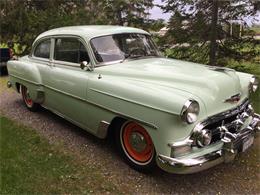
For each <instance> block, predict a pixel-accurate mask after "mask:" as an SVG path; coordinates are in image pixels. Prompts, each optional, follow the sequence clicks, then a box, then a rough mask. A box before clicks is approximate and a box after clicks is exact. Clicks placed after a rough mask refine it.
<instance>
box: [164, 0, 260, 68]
mask: <svg viewBox="0 0 260 195" xmlns="http://www.w3.org/2000/svg"><path fill="white" fill-rule="evenodd" d="M163 2H164V3H165V5H163V6H161V7H162V9H163V10H164V12H169V13H172V14H173V16H172V18H171V21H172V20H176V18H180V16H182V19H183V20H184V19H185V20H187V21H188V22H189V25H188V27H187V29H186V31H185V32H184V33H185V34H186V35H187V36H186V37H189V40H191V41H194V40H196V39H198V41H200V42H205V41H210V51H209V52H208V55H209V58H210V60H209V63H210V64H211V65H215V64H216V62H217V61H216V59H217V57H218V54H219V52H220V50H221V51H222V52H223V51H225V52H227V51H230V48H227V47H226V45H225V44H222V45H220V44H218V40H221V39H223V37H225V38H229V39H233V38H235V39H238V38H239V37H232V36H231V37H230V36H229V32H226V31H225V29H224V26H225V25H226V24H230V23H231V22H232V21H239V22H240V23H246V21H245V17H246V16H247V17H248V16H252V17H253V16H255V15H256V12H257V10H259V2H256V1H251V0H240V1H235V0H227V1H220V0H163ZM169 28H170V29H174V28H175V26H174V25H172V24H171V22H170V23H169ZM169 32H171V30H170V31H169ZM198 32H199V33H198ZM200 35H203V36H201V37H200ZM178 36H182V37H183V36H184V35H183V34H181V35H179V34H174V35H173V37H174V38H175V39H176V37H178ZM177 39H178V38H177ZM205 39H206V40H205ZM187 40H188V39H187ZM223 48H224V49H223ZM231 53H232V52H231Z"/></svg>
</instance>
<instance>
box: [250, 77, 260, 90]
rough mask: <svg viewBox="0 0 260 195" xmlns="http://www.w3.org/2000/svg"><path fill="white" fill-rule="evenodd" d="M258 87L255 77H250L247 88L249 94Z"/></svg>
mask: <svg viewBox="0 0 260 195" xmlns="http://www.w3.org/2000/svg"><path fill="white" fill-rule="evenodd" d="M258 85H259V80H258V79H257V78H256V77H255V76H252V77H251V79H250V81H249V86H248V88H249V93H252V92H256V90H257V88H258Z"/></svg>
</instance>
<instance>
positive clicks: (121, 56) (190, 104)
mask: <svg viewBox="0 0 260 195" xmlns="http://www.w3.org/2000/svg"><path fill="white" fill-rule="evenodd" d="M8 72H9V76H10V77H9V78H10V80H9V81H8V83H7V85H8V87H13V88H14V89H15V90H17V91H18V92H19V93H21V94H22V97H23V100H24V103H25V105H26V107H27V108H28V109H29V110H31V111H36V110H37V109H38V108H39V106H42V107H44V108H47V109H49V110H51V111H53V112H54V113H56V114H58V115H60V116H61V117H63V118H65V119H67V120H68V121H70V122H72V123H74V124H76V125H77V126H79V127H81V128H82V129H85V130H87V131H88V132H90V133H92V134H94V135H96V136H97V137H99V138H105V137H107V136H108V134H109V135H112V136H111V137H113V139H115V142H116V143H117V147H118V149H119V151H120V152H121V154H122V155H123V157H124V158H125V160H126V161H127V162H128V163H129V164H130V165H131V166H132V167H133V168H135V169H137V170H139V171H148V170H151V169H152V168H153V167H154V166H155V165H156V164H157V165H158V166H159V167H160V168H162V169H163V170H165V171H168V172H171V173H180V174H186V173H194V172H198V171H202V170H204V169H208V168H210V167H212V166H214V165H217V164H219V163H222V162H229V161H231V160H233V159H234V157H235V156H236V154H237V153H238V152H243V151H245V150H247V149H248V148H249V147H250V146H251V145H252V144H253V141H254V137H255V134H256V132H258V131H259V130H260V117H259V115H258V114H256V113H254V110H253V108H252V106H251V104H250V102H249V95H250V93H254V92H255V91H256V89H257V85H258V81H257V79H256V78H255V77H254V76H253V75H250V74H246V73H241V72H236V71H234V70H232V69H227V68H223V67H212V66H206V65H201V64H195V63H191V62H184V61H180V60H174V59H167V58H165V57H162V56H161V55H160V53H159V51H158V49H157V48H156V46H155V44H154V42H153V41H152V39H151V37H150V34H149V33H147V32H146V31H143V30H140V29H136V28H130V27H121V26H72V27H63V28H57V29H53V30H49V31H47V32H44V33H42V34H41V35H39V36H38V37H37V38H36V40H35V42H34V43H33V46H32V52H31V53H30V54H29V55H28V56H24V57H22V58H20V59H19V60H17V61H10V62H9V63H8ZM104 158H106V157H104Z"/></svg>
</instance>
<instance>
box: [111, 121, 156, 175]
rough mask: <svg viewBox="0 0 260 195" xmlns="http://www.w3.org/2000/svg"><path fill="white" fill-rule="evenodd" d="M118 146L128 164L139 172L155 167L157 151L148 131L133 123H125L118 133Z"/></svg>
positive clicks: (121, 125)
mask: <svg viewBox="0 0 260 195" xmlns="http://www.w3.org/2000/svg"><path fill="white" fill-rule="evenodd" d="M116 139H117V145H118V148H119V150H120V151H121V153H122V155H123V156H124V158H125V159H126V161H127V163H128V164H129V165H130V166H132V167H133V168H135V169H136V170H138V171H142V172H148V171H151V169H152V168H153V167H154V166H155V164H156V163H155V154H156V152H155V149H154V145H153V142H152V139H151V137H150V135H149V134H148V133H147V131H146V129H145V128H144V127H142V126H141V125H139V124H137V123H136V122H133V121H127V122H126V121H124V123H121V124H120V127H119V128H118V129H117V132H116Z"/></svg>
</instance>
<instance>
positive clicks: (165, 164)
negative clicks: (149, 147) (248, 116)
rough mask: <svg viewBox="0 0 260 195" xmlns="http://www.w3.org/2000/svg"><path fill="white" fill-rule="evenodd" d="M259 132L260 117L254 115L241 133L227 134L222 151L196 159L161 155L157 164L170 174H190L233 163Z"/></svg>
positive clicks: (223, 139) (223, 140)
mask: <svg viewBox="0 0 260 195" xmlns="http://www.w3.org/2000/svg"><path fill="white" fill-rule="evenodd" d="M257 132H260V115H259V114H254V115H253V117H252V120H251V123H250V124H249V125H248V126H247V127H245V128H243V129H242V130H241V131H239V133H237V134H235V133H230V132H227V133H226V134H225V136H224V137H223V138H222V139H221V142H223V147H222V148H221V149H219V150H216V151H214V152H211V153H208V154H205V155H203V156H199V157H194V158H185V157H179V158H171V157H168V156H165V155H160V154H159V155H158V156H157V164H158V166H159V167H160V168H162V169H163V170H165V171H167V172H170V173H177V174H190V173H196V172H200V171H203V170H206V169H208V168H210V167H213V166H215V165H218V164H220V163H223V162H225V163H227V162H230V161H233V160H234V158H235V156H236V155H237V153H238V152H242V151H244V150H246V149H247V148H244V143H246V142H247V143H248V142H249V144H250V142H252V141H253V139H254V135H255V134H256V133H257ZM250 145H251V144H250ZM250 145H249V146H250Z"/></svg>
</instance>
